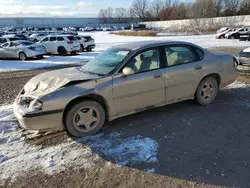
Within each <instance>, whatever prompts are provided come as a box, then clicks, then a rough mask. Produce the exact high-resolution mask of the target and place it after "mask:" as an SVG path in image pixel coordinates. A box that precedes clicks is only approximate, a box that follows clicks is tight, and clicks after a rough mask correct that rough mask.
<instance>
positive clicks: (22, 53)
mask: <svg viewBox="0 0 250 188" xmlns="http://www.w3.org/2000/svg"><path fill="white" fill-rule="evenodd" d="M19 59H21V60H22V61H25V60H26V59H27V56H26V54H25V53H24V52H20V53H19Z"/></svg>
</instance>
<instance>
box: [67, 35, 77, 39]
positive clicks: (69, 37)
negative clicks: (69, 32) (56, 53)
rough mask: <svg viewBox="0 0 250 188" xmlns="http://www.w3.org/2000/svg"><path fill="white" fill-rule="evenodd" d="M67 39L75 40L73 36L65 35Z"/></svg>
mask: <svg viewBox="0 0 250 188" xmlns="http://www.w3.org/2000/svg"><path fill="white" fill-rule="evenodd" d="M67 38H68V39H69V40H76V38H75V37H74V36H68V37H67Z"/></svg>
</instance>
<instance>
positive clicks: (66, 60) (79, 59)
mask: <svg viewBox="0 0 250 188" xmlns="http://www.w3.org/2000/svg"><path fill="white" fill-rule="evenodd" d="M99 53H100V52H86V53H80V54H79V55H75V56H45V57H44V59H40V60H28V61H20V60H0V72H6V71H15V70H29V69H37V68H43V67H51V66H56V65H68V64H75V63H84V62H88V61H89V60H91V59H93V58H94V57H95V56H97V55H98V54H99Z"/></svg>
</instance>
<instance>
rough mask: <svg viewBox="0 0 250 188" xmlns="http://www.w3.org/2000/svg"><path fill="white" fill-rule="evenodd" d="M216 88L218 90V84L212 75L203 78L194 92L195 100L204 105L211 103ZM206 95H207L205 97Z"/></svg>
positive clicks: (215, 94)
mask: <svg viewBox="0 0 250 188" xmlns="http://www.w3.org/2000/svg"><path fill="white" fill-rule="evenodd" d="M208 85H209V86H208ZM211 86H212V87H211ZM206 88H207V89H206ZM209 88H210V89H209ZM212 88H213V89H212ZM204 90H205V91H204ZM218 90H219V84H218V82H217V80H216V79H215V78H214V77H206V78H204V79H203V80H202V81H201V82H200V84H199V86H198V88H197V90H196V94H195V99H196V102H197V103H198V104H200V105H202V106H206V105H208V104H210V103H212V102H213V101H214V100H215V98H216V96H217V94H218ZM206 96H209V97H206Z"/></svg>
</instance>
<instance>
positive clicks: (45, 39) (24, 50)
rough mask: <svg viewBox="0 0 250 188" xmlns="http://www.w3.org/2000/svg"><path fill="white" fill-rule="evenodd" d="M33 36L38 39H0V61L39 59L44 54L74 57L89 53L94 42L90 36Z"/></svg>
mask: <svg viewBox="0 0 250 188" xmlns="http://www.w3.org/2000/svg"><path fill="white" fill-rule="evenodd" d="M34 35H36V36H39V37H40V38H39V37H31V38H27V39H24V38H19V37H17V36H16V35H6V36H3V37H0V59H8V58H11V59H12V58H18V59H21V60H23V61H24V60H26V59H28V58H37V59H40V58H43V56H44V55H45V54H58V55H61V56H64V55H67V54H71V55H75V54H76V53H77V52H83V51H85V50H86V51H91V50H92V49H94V48H95V40H94V39H93V38H92V37H91V36H83V35H70V34H49V35H43V36H40V34H34ZM34 39H37V40H34ZM36 41H38V42H36Z"/></svg>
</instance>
